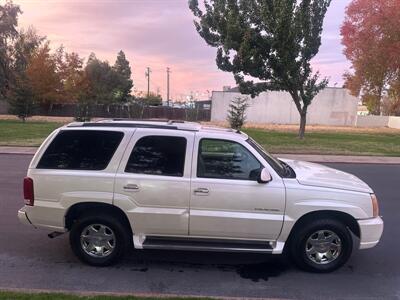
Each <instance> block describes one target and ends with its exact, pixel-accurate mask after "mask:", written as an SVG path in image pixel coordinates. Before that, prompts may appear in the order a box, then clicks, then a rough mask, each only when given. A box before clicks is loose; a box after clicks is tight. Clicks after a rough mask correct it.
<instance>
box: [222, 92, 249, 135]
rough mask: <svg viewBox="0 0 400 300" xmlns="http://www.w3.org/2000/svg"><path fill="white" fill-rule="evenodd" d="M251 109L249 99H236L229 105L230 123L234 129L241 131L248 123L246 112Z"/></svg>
mask: <svg viewBox="0 0 400 300" xmlns="http://www.w3.org/2000/svg"><path fill="white" fill-rule="evenodd" d="M248 107H249V102H248V99H247V97H236V98H235V99H233V100H232V101H231V103H230V104H229V110H228V117H227V119H228V122H229V124H230V126H231V128H233V129H238V130H239V129H241V128H242V126H243V125H244V122H245V121H246V110H247V108H248Z"/></svg>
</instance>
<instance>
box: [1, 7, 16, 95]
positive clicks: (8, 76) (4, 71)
mask: <svg viewBox="0 0 400 300" xmlns="http://www.w3.org/2000/svg"><path fill="white" fill-rule="evenodd" d="M20 13H21V10H20V8H19V6H18V5H14V4H13V3H12V2H11V1H6V3H5V4H4V5H0V99H1V98H3V99H4V98H6V94H7V93H8V91H9V88H10V85H11V81H12V80H13V73H12V67H11V65H12V59H11V55H10V52H11V51H12V42H13V41H14V39H15V38H16V37H17V36H18V31H17V25H18V15H19V14H20Z"/></svg>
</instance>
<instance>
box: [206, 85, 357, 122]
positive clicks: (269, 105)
mask: <svg viewBox="0 0 400 300" xmlns="http://www.w3.org/2000/svg"><path fill="white" fill-rule="evenodd" d="M236 97H246V96H245V95H242V94H240V93H238V92H231V91H223V92H215V91H214V92H213V93H212V105H211V121H226V117H227V112H228V107H229V104H230V103H231V101H232V100H233V99H235V98H236ZM247 97H248V98H249V104H250V107H249V108H248V110H247V122H251V123H270V124H299V122H300V117H299V113H298V111H297V109H296V106H295V104H294V102H293V100H292V98H291V96H290V94H289V93H287V92H264V93H262V94H260V95H259V96H258V97H255V98H254V99H252V98H251V97H250V96H247ZM357 106H358V99H357V98H356V97H354V96H352V95H350V93H349V91H348V90H346V89H343V88H326V89H324V90H323V91H321V92H320V93H319V94H318V95H317V96H316V97H315V98H314V100H313V102H312V103H311V105H310V106H309V108H308V113H307V124H310V125H332V126H355V125H356V119H357Z"/></svg>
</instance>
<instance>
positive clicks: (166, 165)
mask: <svg viewBox="0 0 400 300" xmlns="http://www.w3.org/2000/svg"><path fill="white" fill-rule="evenodd" d="M185 154H186V139H185V138H184V137H178V136H145V137H142V138H141V139H139V140H138V141H137V142H136V145H135V147H134V148H133V150H132V153H131V155H130V157H129V160H128V163H127V165H126V168H125V172H128V173H137V174H149V175H162V176H176V177H182V176H183V170H184V167H185Z"/></svg>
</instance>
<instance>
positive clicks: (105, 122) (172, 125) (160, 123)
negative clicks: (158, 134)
mask: <svg viewBox="0 0 400 300" xmlns="http://www.w3.org/2000/svg"><path fill="white" fill-rule="evenodd" d="M179 125H180V126H179ZM67 127H113V128H116V127H125V128H154V129H170V130H171V129H172V130H185V131H198V130H199V129H200V128H201V125H200V124H197V123H190V122H184V121H174V120H168V121H164V120H160V119H155V120H132V119H102V120H99V121H96V122H79V123H78V122H76V123H71V124H68V125H67Z"/></svg>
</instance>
